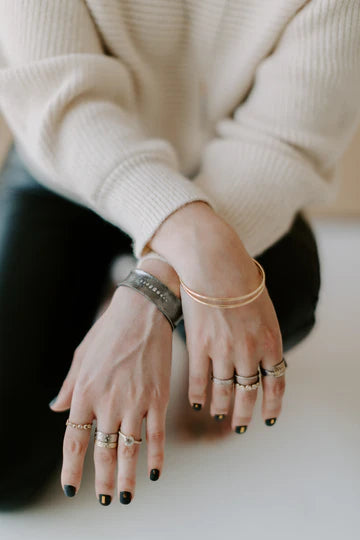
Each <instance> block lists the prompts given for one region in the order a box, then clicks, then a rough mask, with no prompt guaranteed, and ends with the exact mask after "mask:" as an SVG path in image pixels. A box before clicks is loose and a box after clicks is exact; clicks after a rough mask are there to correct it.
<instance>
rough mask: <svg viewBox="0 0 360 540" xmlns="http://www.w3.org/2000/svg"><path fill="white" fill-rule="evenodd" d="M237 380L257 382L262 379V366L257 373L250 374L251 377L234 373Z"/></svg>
mask: <svg viewBox="0 0 360 540" xmlns="http://www.w3.org/2000/svg"><path fill="white" fill-rule="evenodd" d="M234 377H235V381H236V382H238V383H240V384H245V385H246V384H252V383H256V382H258V381H259V380H260V368H258V370H257V373H255V375H250V376H249V377H244V376H243V375H238V374H237V373H235V375H234Z"/></svg>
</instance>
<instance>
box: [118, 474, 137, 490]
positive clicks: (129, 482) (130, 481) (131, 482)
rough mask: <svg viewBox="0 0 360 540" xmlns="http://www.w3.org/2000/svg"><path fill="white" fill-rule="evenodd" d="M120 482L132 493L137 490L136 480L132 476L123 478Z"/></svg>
mask: <svg viewBox="0 0 360 540" xmlns="http://www.w3.org/2000/svg"><path fill="white" fill-rule="evenodd" d="M120 482H121V485H123V486H126V487H127V488H128V489H129V490H130V491H132V490H134V489H135V479H134V478H133V477H131V476H122V477H121V478H120ZM120 482H119V484H120Z"/></svg>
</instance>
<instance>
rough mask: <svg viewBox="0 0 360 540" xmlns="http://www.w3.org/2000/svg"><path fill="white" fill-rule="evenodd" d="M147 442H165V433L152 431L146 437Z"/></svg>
mask: <svg viewBox="0 0 360 540" xmlns="http://www.w3.org/2000/svg"><path fill="white" fill-rule="evenodd" d="M147 440H148V442H153V443H157V444H161V443H163V442H164V441H165V431H164V430H158V431H152V432H151V433H149V434H148V435H147Z"/></svg>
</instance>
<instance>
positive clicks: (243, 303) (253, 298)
mask: <svg viewBox="0 0 360 540" xmlns="http://www.w3.org/2000/svg"><path fill="white" fill-rule="evenodd" d="M264 288H265V287H263V288H262V289H261V291H258V293H257V294H256V295H255V296H253V297H252V298H249V299H247V300H245V301H243V302H236V303H234V304H229V303H228V304H215V303H214V304H212V303H210V302H205V301H204V300H200V299H199V298H196V297H195V296H192V295H191V294H189V293H187V294H189V296H191V298H193V300H195V301H196V302H199V303H200V304H204V305H206V306H210V307H217V308H224V309H230V308H235V307H240V306H245V305H246V304H250V302H252V301H253V300H255V299H256V298H257V297H258V296H260V294H261V293H262V292H263V290H264Z"/></svg>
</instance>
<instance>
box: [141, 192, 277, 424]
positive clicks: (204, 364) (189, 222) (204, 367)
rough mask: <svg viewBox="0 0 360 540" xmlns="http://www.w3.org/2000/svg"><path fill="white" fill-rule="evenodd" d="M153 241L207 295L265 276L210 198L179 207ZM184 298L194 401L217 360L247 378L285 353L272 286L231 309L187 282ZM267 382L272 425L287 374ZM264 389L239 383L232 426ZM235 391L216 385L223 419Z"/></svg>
mask: <svg viewBox="0 0 360 540" xmlns="http://www.w3.org/2000/svg"><path fill="white" fill-rule="evenodd" d="M150 247H151V248H152V249H153V250H154V251H157V252H158V253H160V254H161V255H163V256H164V257H166V258H167V260H168V261H169V262H170V264H171V265H172V266H173V267H174V269H175V270H176V272H177V273H178V275H179V276H180V277H181V279H182V280H183V281H184V283H185V284H186V285H188V286H189V287H190V288H191V289H193V290H195V291H196V292H199V293H200V294H205V295H208V296H215V297H232V296H241V295H244V294H247V293H249V292H251V291H253V290H254V289H256V288H257V287H258V285H259V283H260V275H259V271H258V268H257V266H256V265H255V264H254V262H253V260H252V259H251V257H250V256H249V254H248V253H247V251H246V250H245V247H244V245H243V243H242V242H241V239H240V238H239V236H238V235H237V233H236V232H235V231H234V230H233V229H232V228H231V227H230V226H229V225H228V224H227V223H226V222H224V220H222V218H220V217H219V216H218V215H217V214H215V212H214V211H213V210H212V209H211V208H210V207H209V206H208V205H207V204H206V203H205V204H204V203H203V202H195V203H190V204H188V205H186V206H184V207H182V208H181V209H179V210H177V211H176V212H175V213H174V214H172V215H171V216H170V217H169V218H168V219H167V220H166V221H165V222H163V224H162V225H161V226H160V228H159V229H158V231H157V233H156V234H155V235H154V237H153V238H152V240H151V242H150ZM181 298H182V306H183V313H184V323H185V331H186V341H187V348H188V352H189V362H190V366H189V368H190V380H189V400H190V403H191V404H194V403H198V404H200V405H202V406H203V405H204V404H205V401H206V389H207V385H208V381H209V368H210V367H212V372H213V375H214V376H215V377H218V378H221V379H227V378H230V377H232V376H233V373H234V369H235V371H236V373H237V374H239V375H242V376H246V377H247V376H250V375H254V374H255V373H256V372H257V369H258V366H259V363H260V362H261V365H262V366H263V367H264V368H267V369H269V368H271V367H272V366H274V365H275V364H277V363H279V362H280V361H281V360H282V357H283V350H282V337H281V332H280V327H279V323H278V320H277V316H276V312H275V309H274V306H273V303H272V301H271V299H270V296H269V294H268V291H267V289H266V287H265V289H264V290H263V292H262V293H261V294H260V296H258V297H257V298H256V299H255V300H254V301H253V302H251V303H249V304H247V305H244V306H240V307H237V308H232V309H219V308H214V307H209V306H206V305H203V304H200V303H198V302H196V301H195V300H193V299H192V298H191V297H190V296H189V295H188V294H187V293H186V292H185V291H184V289H183V288H181ZM262 384H263V402H262V416H263V419H264V421H266V423H267V425H273V424H274V423H275V420H273V419H276V418H277V417H278V415H279V413H280V411H281V405H282V397H283V394H284V390H285V376H284V375H283V376H281V377H277V378H275V377H272V376H267V377H263V378H262ZM257 392H258V391H257V390H252V391H241V390H240V389H239V388H238V387H237V386H236V385H235V401H234V407H233V414H232V421H231V426H232V429H233V430H235V431H237V432H238V433H243V432H244V431H245V430H246V428H244V427H243V426H248V424H249V423H250V421H251V417H252V414H253V409H254V405H255V401H256V397H257ZM232 394H233V388H232V387H228V386H220V385H217V384H213V385H212V396H211V404H210V414H211V415H212V416H214V417H215V418H216V419H222V418H224V416H225V415H227V414H229V412H230V407H231V400H232ZM242 427H243V429H241V428H242Z"/></svg>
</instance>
